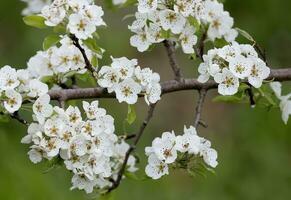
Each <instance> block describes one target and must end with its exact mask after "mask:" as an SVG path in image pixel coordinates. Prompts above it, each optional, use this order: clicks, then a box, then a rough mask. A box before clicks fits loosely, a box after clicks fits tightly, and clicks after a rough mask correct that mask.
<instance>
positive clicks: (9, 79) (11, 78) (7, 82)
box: [0, 65, 20, 91]
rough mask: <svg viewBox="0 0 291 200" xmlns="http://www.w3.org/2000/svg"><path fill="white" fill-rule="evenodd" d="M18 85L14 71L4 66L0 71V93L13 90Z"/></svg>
mask: <svg viewBox="0 0 291 200" xmlns="http://www.w3.org/2000/svg"><path fill="white" fill-rule="evenodd" d="M19 84H20V82H19V80H18V76H17V72H16V70H15V69H13V68H11V67H10V66H8V65H6V66H4V67H2V68H1V69H0V91H1V90H8V89H15V88H16V87H17V86H18V85H19Z"/></svg>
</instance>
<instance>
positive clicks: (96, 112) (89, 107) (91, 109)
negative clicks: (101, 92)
mask: <svg viewBox="0 0 291 200" xmlns="http://www.w3.org/2000/svg"><path fill="white" fill-rule="evenodd" d="M83 109H84V111H85V112H86V115H87V117H88V119H96V118H97V117H98V116H105V114H106V110H105V109H103V108H99V102H98V101H93V102H91V104H89V103H88V102H86V101H83Z"/></svg>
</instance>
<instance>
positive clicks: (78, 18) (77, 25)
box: [68, 14, 96, 40]
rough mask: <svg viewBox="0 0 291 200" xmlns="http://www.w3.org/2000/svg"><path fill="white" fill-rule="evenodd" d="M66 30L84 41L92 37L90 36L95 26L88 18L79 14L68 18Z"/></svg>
mask: <svg viewBox="0 0 291 200" xmlns="http://www.w3.org/2000/svg"><path fill="white" fill-rule="evenodd" d="M68 29H69V30H70V32H71V33H72V34H75V35H76V37H77V38H79V39H83V40H86V39H88V38H89V37H92V34H93V33H94V32H95V31H96V26H95V24H94V22H92V21H91V20H90V19H89V18H87V17H84V16H83V15H81V14H72V15H70V17H69V24H68Z"/></svg>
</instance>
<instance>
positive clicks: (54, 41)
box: [42, 35, 61, 51]
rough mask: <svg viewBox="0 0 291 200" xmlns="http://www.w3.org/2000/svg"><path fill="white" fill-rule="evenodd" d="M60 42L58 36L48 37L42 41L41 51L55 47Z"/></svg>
mask: <svg viewBox="0 0 291 200" xmlns="http://www.w3.org/2000/svg"><path fill="white" fill-rule="evenodd" d="M60 40H61V37H60V36H59V35H49V36H47V37H46V38H45V39H44V41H43V45H42V46H43V49H44V50H45V51H46V50H48V49H49V48H50V47H52V46H54V45H56V44H57V43H58V42H59V41H60Z"/></svg>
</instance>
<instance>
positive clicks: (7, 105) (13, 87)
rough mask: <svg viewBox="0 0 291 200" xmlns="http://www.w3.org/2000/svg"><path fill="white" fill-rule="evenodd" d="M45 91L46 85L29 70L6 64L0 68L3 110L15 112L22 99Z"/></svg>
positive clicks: (46, 90)
mask: <svg viewBox="0 0 291 200" xmlns="http://www.w3.org/2000/svg"><path fill="white" fill-rule="evenodd" d="M47 92H48V86H47V85H46V84H44V83H42V82H40V81H39V80H38V79H34V78H32V75H31V73H30V71H29V70H24V69H20V70H16V69H14V68H11V67H10V66H8V65H6V66H4V67H2V68H1V69H0V93H1V95H0V102H1V110H3V109H2V108H3V107H4V112H8V113H10V114H12V113H15V112H16V111H18V110H19V109H20V107H21V105H22V102H23V101H24V100H28V99H32V98H36V97H39V96H41V95H43V94H46V93H47Z"/></svg>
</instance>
